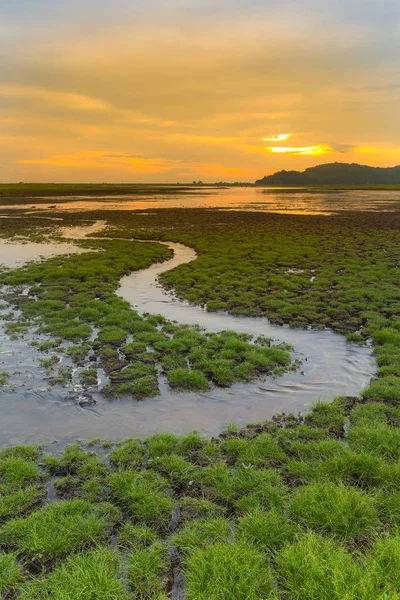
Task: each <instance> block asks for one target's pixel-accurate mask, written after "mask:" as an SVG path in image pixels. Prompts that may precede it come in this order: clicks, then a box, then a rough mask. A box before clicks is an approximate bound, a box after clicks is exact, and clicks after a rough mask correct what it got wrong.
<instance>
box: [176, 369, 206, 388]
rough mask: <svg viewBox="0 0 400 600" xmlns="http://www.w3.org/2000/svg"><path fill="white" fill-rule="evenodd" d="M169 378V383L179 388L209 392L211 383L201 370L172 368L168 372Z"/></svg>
mask: <svg viewBox="0 0 400 600" xmlns="http://www.w3.org/2000/svg"><path fill="white" fill-rule="evenodd" d="M167 379H168V383H169V385H170V386H171V387H172V388H174V389H177V390H182V391H184V390H187V391H190V392H194V391H199V392H207V391H208V390H209V389H210V383H209V382H208V380H207V378H206V377H205V375H204V374H203V373H202V372H201V371H199V370H192V369H185V368H178V369H171V370H170V371H168V372H167Z"/></svg>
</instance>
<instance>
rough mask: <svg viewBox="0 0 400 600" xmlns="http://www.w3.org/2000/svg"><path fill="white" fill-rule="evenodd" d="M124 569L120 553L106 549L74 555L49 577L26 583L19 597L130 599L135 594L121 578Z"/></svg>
mask: <svg viewBox="0 0 400 600" xmlns="http://www.w3.org/2000/svg"><path fill="white" fill-rule="evenodd" d="M120 569H121V565H120V558H119V556H118V554H117V553H116V552H113V551H111V550H108V549H106V548H99V549H97V550H94V551H92V552H90V553H88V554H78V555H75V556H71V557H69V558H68V560H66V561H65V562H62V563H60V564H59V565H58V566H57V567H56V568H55V569H54V571H52V572H51V573H50V574H49V575H48V576H47V577H46V576H44V577H39V578H37V579H35V580H34V581H32V582H30V583H29V584H27V585H25V586H23V587H22V590H21V594H20V596H19V599H20V600H42V599H43V598H52V599H54V600H66V599H67V598H69V599H70V600H94V599H95V598H101V599H102V600H129V599H131V598H132V596H131V595H130V594H129V593H128V592H127V591H126V587H125V585H124V582H123V580H122V579H121V578H120V577H119V573H120Z"/></svg>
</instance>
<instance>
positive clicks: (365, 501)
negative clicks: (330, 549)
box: [289, 483, 379, 540]
mask: <svg viewBox="0 0 400 600" xmlns="http://www.w3.org/2000/svg"><path fill="white" fill-rule="evenodd" d="M289 512H290V515H291V516H292V517H293V518H294V519H295V520H297V521H298V522H299V523H301V524H302V525H304V526H306V527H312V528H313V529H315V530H316V531H321V532H326V533H332V534H335V535H337V536H339V537H341V538H343V539H346V540H352V539H354V538H356V537H359V536H364V537H372V536H373V535H374V534H375V533H376V531H377V526H378V524H379V520H378V515H377V511H376V508H375V506H374V503H373V499H372V498H371V497H370V496H369V495H368V494H367V493H366V492H362V491H359V490H356V489H354V488H351V487H346V486H344V485H340V484H339V485H335V484H332V483H315V484H311V485H308V486H306V487H304V488H303V489H300V490H299V491H298V492H297V493H296V494H295V495H294V496H293V498H292V499H291V500H290V503H289Z"/></svg>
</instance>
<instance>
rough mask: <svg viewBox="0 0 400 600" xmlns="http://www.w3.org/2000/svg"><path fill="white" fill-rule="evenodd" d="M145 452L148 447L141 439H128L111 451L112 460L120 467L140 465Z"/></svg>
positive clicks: (112, 462)
mask: <svg viewBox="0 0 400 600" xmlns="http://www.w3.org/2000/svg"><path fill="white" fill-rule="evenodd" d="M145 452H146V448H145V446H144V445H143V444H142V443H141V442H140V441H139V440H126V441H124V442H120V443H119V444H118V446H117V447H116V448H115V449H114V450H113V451H112V452H111V454H110V462H111V464H113V465H115V466H116V467H119V468H122V467H123V468H131V467H139V466H140V465H141V464H142V462H143V457H144V454H145Z"/></svg>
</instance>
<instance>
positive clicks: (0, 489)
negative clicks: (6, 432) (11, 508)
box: [0, 457, 40, 493]
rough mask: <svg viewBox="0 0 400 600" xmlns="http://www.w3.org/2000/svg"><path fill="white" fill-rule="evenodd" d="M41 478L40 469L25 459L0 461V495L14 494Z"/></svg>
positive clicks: (12, 458) (11, 458)
mask: <svg viewBox="0 0 400 600" xmlns="http://www.w3.org/2000/svg"><path fill="white" fill-rule="evenodd" d="M39 478H40V473H39V468H38V466H37V464H35V463H34V462H33V461H29V460H24V459H23V458H14V457H10V458H4V459H2V460H1V459H0V493H5V492H12V491H16V490H18V488H21V487H24V486H25V485H27V484H30V483H34V482H35V481H38V480H39Z"/></svg>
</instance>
